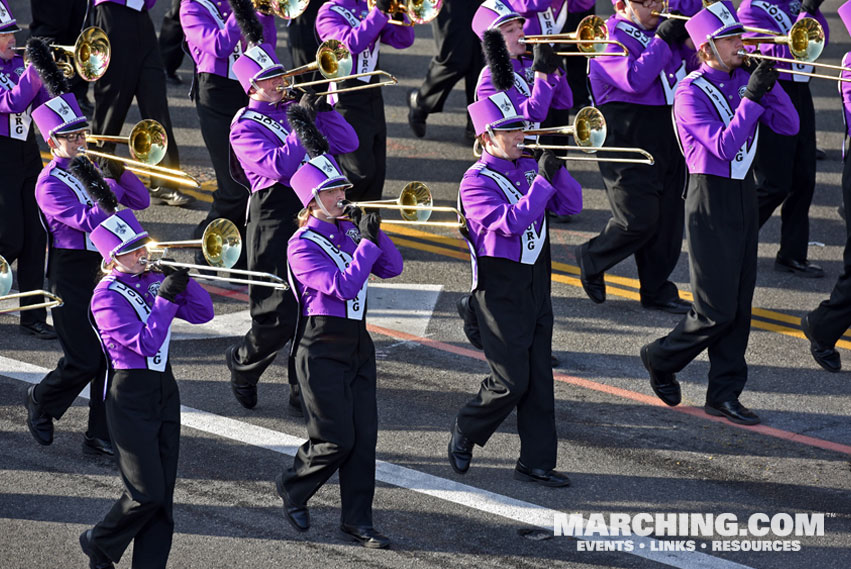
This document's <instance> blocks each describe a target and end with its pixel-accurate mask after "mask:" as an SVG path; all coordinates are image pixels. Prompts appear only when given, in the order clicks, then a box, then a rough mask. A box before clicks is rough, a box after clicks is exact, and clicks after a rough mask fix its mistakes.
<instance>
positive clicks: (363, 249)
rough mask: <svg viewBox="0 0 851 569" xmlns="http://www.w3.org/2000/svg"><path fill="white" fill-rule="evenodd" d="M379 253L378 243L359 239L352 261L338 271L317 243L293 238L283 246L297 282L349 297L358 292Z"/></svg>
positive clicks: (323, 291) (323, 292)
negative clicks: (286, 247) (285, 247)
mask: <svg viewBox="0 0 851 569" xmlns="http://www.w3.org/2000/svg"><path fill="white" fill-rule="evenodd" d="M380 256H381V249H380V248H379V247H378V245H376V244H375V243H373V242H372V241H370V240H369V239H361V242H360V243H359V244H358V246H357V249H355V252H354V255H353V256H352V262H351V263H350V264H349V266H348V267H347V268H346V269H345V270H344V271H341V270H340V269H338V268H337V265H335V264H334V262H333V261H332V260H331V259H329V258H328V255H326V254H325V253H324V252H323V251H322V250H321V249H320V248H319V246H317V245H315V244H314V243H312V242H310V241H308V240H307V239H298V238H296V239H293V240H292V241H290V245H289V247H288V249H287V258H288V259H289V262H290V268H291V269H292V271H293V276H294V277H295V278H296V280H298V282H300V283H301V284H302V285H303V286H305V287H307V288H312V289H314V290H317V291H319V292H320V293H322V294H327V295H329V296H334V297H336V298H339V299H341V300H351V299H353V298H355V297H356V296H357V295H358V292H360V289H361V287H363V284H364V283H365V282H366V279H368V278H369V273H370V271H371V270H372V266H373V264H374V263H375V261H376V259H378V257H380Z"/></svg>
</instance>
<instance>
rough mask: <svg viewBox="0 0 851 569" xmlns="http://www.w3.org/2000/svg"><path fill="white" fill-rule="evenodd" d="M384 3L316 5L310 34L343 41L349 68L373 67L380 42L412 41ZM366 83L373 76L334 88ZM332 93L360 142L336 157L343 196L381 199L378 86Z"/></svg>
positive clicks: (357, 0) (383, 159) (383, 158)
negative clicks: (370, 5)
mask: <svg viewBox="0 0 851 569" xmlns="http://www.w3.org/2000/svg"><path fill="white" fill-rule="evenodd" d="M390 6H391V0H375V6H374V7H373V8H372V10H369V9H368V6H367V1H366V0H329V1H328V2H325V3H324V4H323V5H322V7H321V8H319V14H318V15H317V17H316V34H317V35H318V36H319V39H321V40H323V41H324V40H327V39H336V40H339V41H341V42H343V45H344V46H346V49H348V50H349V52H351V54H352V58H353V61H354V65H353V67H352V72H353V73H362V72H368V71H375V69H376V67H377V66H378V51H379V49H380V47H381V44H384V45H389V46H391V47H394V48H396V49H404V48H406V47H410V46H411V45H413V43H414V29H413V27H408V26H394V25H391V24H390V19H391V15H390V14H389V10H390ZM394 17H396V16H394ZM401 17H402V18H403V19H406V18H407V16H401ZM367 82H378V78H377V77H374V76H373V77H363V78H359V79H349V80H347V81H342V82H338V83H336V84H335V87H334V88H339V89H343V88H346V87H355V86H361V85H364V84H365V83H367ZM336 97H337V103H336V106H335V108H336V109H337V111H338V112H339V113H340V114H341V115H343V118H344V119H346V121H347V122H348V123H349V124H350V125H352V127H353V128H354V129H355V132H357V134H358V140H359V141H360V145H359V146H358V149H357V150H355V151H353V152H348V153H346V154H341V155H340V156H338V157H337V159H338V160H339V162H340V166H341V167H342V168H343V172H344V173H345V174H346V177H347V178H348V179H349V181H350V182H351V183H352V187H351V188H350V189H349V190H348V196H349V199H351V200H353V201H362V200H377V199H381V192H382V191H383V189H384V178H385V175H386V173H387V122H386V120H385V118H384V98H383V97H382V95H381V88H380V87H379V88H373V89H364V90H361V91H353V92H348V93H340V94H339V95H336Z"/></svg>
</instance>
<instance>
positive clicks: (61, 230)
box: [35, 158, 151, 251]
mask: <svg viewBox="0 0 851 569" xmlns="http://www.w3.org/2000/svg"><path fill="white" fill-rule="evenodd" d="M70 163H71V160H70V159H68V158H54V159H53V160H51V161H50V163H49V164H48V165H47V166H45V168H44V170H42V171H41V174H39V176H38V181H37V182H36V186H35V199H36V202H38V207H39V208H40V209H41V213H42V218H43V220H44V224H45V226H46V227H47V230H48V232H49V233H50V238H51V244H52V247H55V248H57V249H82V250H86V251H97V248H96V247H95V246H94V245H93V244H92V242H91V241H90V240H89V233H90V232H91V231H92V230H93V229H94V228H95V227H97V226H98V224H99V223H100V222H101V221H103V220H104V219H106V218H107V217H109V216H110V214H109V213H106V212H105V211H103V210H102V209H101V208H100V206H99V205H98V204H97V202H95V201H94V200H92V199H91V198H90V197H89V194H88V192H87V191H86V189H85V187H84V186H83V184H82V183H81V182H80V181H79V180H77V178H75V177H74V176H73V175H72V174H71V172H70V171H68V166H69V164H70ZM106 183H107V184H108V185H109V187H110V189H112V191H113V193H115V197H116V198H118V202H119V203H121V204H123V205H125V206H127V207H129V208H131V209H136V210H139V209H145V208H146V207H148V206H149V205H150V203H151V196H150V194H148V189H147V188H145V186H144V185H142V182H140V181H139V178H137V177H136V175H135V174H133V173H132V172H131V171H130V170H125V171H124V173H123V174H122V175H121V179H120V180H118V181H116V180H113V179H111V178H106Z"/></svg>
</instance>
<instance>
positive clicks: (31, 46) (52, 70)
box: [27, 38, 70, 97]
mask: <svg viewBox="0 0 851 569" xmlns="http://www.w3.org/2000/svg"><path fill="white" fill-rule="evenodd" d="M27 59H29V60H30V63H32V64H33V66H34V67H35V69H36V71H38V74H39V76H40V77H41V80H42V82H43V83H44V87H45V88H46V89H47V92H48V93H49V94H50V96H51V97H58V96H59V95H62V94H64V93H67V92H68V90H69V89H70V87H69V86H68V80H67V79H66V78H65V75H64V74H63V73H62V72H61V71H60V70H59V67H58V66H57V65H56V61H54V59H53V54H52V53H51V52H50V47H49V46H48V44H47V42H46V41H45V40H44V39H42V38H30V39H29V41H28V42H27Z"/></svg>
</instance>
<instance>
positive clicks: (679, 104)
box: [674, 85, 765, 162]
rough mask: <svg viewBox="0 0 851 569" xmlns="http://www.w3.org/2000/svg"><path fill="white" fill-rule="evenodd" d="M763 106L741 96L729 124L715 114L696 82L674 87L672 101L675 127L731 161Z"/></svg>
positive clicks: (754, 126) (750, 132) (751, 129)
mask: <svg viewBox="0 0 851 569" xmlns="http://www.w3.org/2000/svg"><path fill="white" fill-rule="evenodd" d="M763 112H765V109H764V108H763V107H762V106H761V105H759V104H757V103H754V102H753V101H751V100H750V99H747V98H744V99H742V101H741V102H740V103H739V106H738V107H736V113H735V115H733V120H731V121H730V124H729V125H725V124H724V121H722V120H721V118H720V117H719V116H718V112H717V111H716V110H715V108H714V107H713V106H712V103H711V102H710V101H709V100H708V99H707V97H706V95H704V94H703V92H702V91H701V90H700V89H699V88H698V87H696V86H693V85H689V86H688V88H679V89H677V100H676V104H675V105H674V113H675V115H676V121H677V128H682V129H683V130H685V131H686V132H688V133H689V134H691V135H692V136H693V137H694V138H695V140H697V141H698V142H699V143H700V144H701V145H702V146H703V147H705V148H706V149H707V151H709V152H710V153H711V154H712V155H714V156H715V157H716V158H718V159H720V160H724V161H728V162H729V161H732V160H733V159H735V157H736V154H737V153H738V152H739V149H741V147H742V144H744V143H745V141H746V140H747V139H748V137H749V136H751V135H752V134H753V133H754V129H755V128H756V123H757V121H759V118H760V116H762V114H763Z"/></svg>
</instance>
